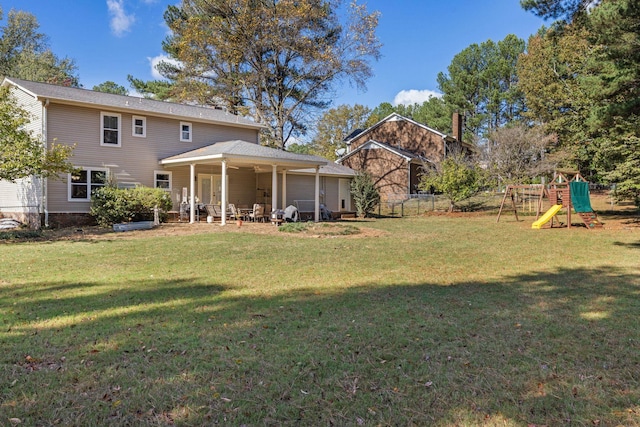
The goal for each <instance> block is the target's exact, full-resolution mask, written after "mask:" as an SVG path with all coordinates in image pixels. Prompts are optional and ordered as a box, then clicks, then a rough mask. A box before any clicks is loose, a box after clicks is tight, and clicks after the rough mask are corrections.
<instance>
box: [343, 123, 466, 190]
mask: <svg viewBox="0 0 640 427" xmlns="http://www.w3.org/2000/svg"><path fill="white" fill-rule="evenodd" d="M453 129H454V134H453V135H452V136H451V135H446V134H444V133H442V132H439V131H437V130H435V129H432V128H430V127H428V126H426V125H423V124H421V123H418V122H416V121H414V120H411V119H408V118H406V117H403V116H401V115H399V114H396V113H392V114H390V115H389V116H387V117H385V118H384V119H382V120H380V121H379V122H378V123H376V124H374V125H373V126H371V127H369V128H368V129H365V130H363V131H360V132H359V131H356V132H353V133H352V134H351V135H349V136H348V137H347V140H346V143H347V152H346V153H345V155H344V156H342V157H341V158H340V159H338V160H337V162H338V163H340V164H342V165H344V166H348V167H350V168H352V169H354V170H357V171H367V172H368V173H369V174H370V175H371V176H372V178H373V179H374V181H375V183H376V187H377V188H378V191H379V192H380V196H381V198H382V200H398V199H403V198H406V197H407V195H408V194H414V193H417V192H418V184H419V182H420V178H421V175H422V173H423V170H424V167H425V166H426V165H427V164H437V163H439V162H441V161H442V160H443V159H444V158H445V157H446V156H447V155H449V154H451V153H454V152H460V151H462V152H469V151H471V150H472V146H471V145H470V144H467V143H464V142H462V139H461V137H462V117H461V115H460V114H458V113H455V114H454V115H453Z"/></svg>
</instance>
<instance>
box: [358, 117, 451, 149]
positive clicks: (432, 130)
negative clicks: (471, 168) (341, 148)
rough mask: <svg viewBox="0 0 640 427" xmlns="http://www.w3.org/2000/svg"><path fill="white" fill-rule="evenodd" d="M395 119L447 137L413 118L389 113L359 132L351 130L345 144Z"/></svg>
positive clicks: (445, 136)
mask: <svg viewBox="0 0 640 427" xmlns="http://www.w3.org/2000/svg"><path fill="white" fill-rule="evenodd" d="M397 120H403V121H406V122H409V123H411V124H414V125H416V126H419V127H421V128H423V129H426V130H428V131H430V132H432V133H435V134H436V135H438V136H440V137H442V138H447V137H448V135H446V134H444V133H442V132H440V131H437V130H435V129H432V128H430V127H429V126H427V125H423V124H422V123H418V122H416V121H415V120H411V119H409V118H407V117H404V116H401V115H400V114H398V113H391V114H389V115H388V116H387V117H385V118H384V119H382V120H380V121H379V122H377V123H376V124H374V125H372V126H369V127H368V128H366V129H365V130H360V131H359V132H358V130H356V131H354V132H351V134H350V135H349V136H348V137H347V138H346V141H347V144H349V143H350V142H351V140H353V139H355V138H356V137H359V136H360V135H362V134H365V133H367V132H371V131H372V130H374V129H376V128H378V127H380V126H382V124H383V123H385V122H390V121H397Z"/></svg>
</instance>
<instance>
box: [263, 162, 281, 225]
mask: <svg viewBox="0 0 640 427" xmlns="http://www.w3.org/2000/svg"><path fill="white" fill-rule="evenodd" d="M271 167H272V168H273V170H272V172H271V209H277V208H278V170H277V168H278V165H271ZM265 214H266V215H269V217H271V212H265Z"/></svg>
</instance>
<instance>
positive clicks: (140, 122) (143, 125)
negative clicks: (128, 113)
mask: <svg viewBox="0 0 640 427" xmlns="http://www.w3.org/2000/svg"><path fill="white" fill-rule="evenodd" d="M131 126H132V129H131V135H133V136H137V137H140V138H146V136H147V118H146V117H142V116H133V117H132V118H131Z"/></svg>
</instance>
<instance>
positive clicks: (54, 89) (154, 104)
mask: <svg viewBox="0 0 640 427" xmlns="http://www.w3.org/2000/svg"><path fill="white" fill-rule="evenodd" d="M2 84H3V85H7V84H13V85H14V86H19V87H21V88H22V89H23V90H26V91H27V92H29V93H30V94H31V95H32V96H34V97H35V98H37V99H50V100H51V101H58V102H61V103H69V104H81V105H88V106H94V107H99V108H104V107H107V108H112V109H117V110H121V111H131V112H139V113H140V112H143V113H147V114H151V115H157V116H163V117H172V118H183V119H189V120H193V121H203V122H209V123H211V122H213V123H217V124H225V125H233V126H239V127H249V128H254V129H260V128H262V127H263V126H262V125H260V124H258V123H256V122H254V121H253V120H250V119H248V118H244V117H240V116H236V115H233V114H229V113H227V112H225V111H222V110H217V109H214V108H207V107H198V106H193V105H185V104H177V103H173V102H166V101H156V100H153V99H148V98H140V97H134V96H124V95H115V94H111V93H103V92H96V91H92V90H88V89H78V88H73V87H66V86H57V85H51V84H47V83H38V82H32V81H28V80H22V79H15V78H5V79H4V82H3V83H2Z"/></svg>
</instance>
